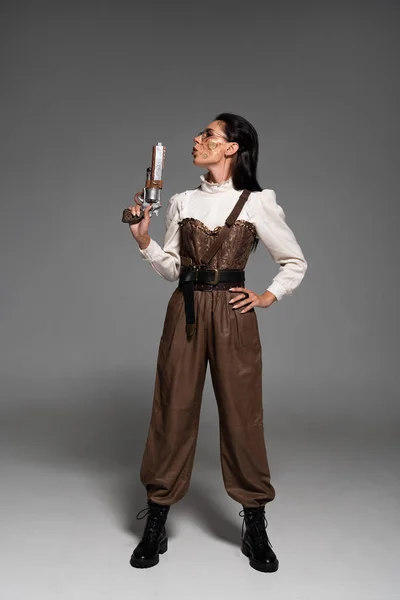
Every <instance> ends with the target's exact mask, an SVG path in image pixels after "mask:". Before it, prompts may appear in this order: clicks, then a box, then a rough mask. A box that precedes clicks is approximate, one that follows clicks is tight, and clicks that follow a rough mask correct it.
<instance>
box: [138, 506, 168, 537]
mask: <svg viewBox="0 0 400 600" xmlns="http://www.w3.org/2000/svg"><path fill="white" fill-rule="evenodd" d="M140 513H143V515H142V516H139V515H140ZM147 516H148V519H147V522H146V526H145V528H144V532H143V539H144V538H146V539H148V540H149V541H152V540H156V539H157V538H158V536H159V534H160V530H161V528H162V527H163V526H164V515H163V513H162V512H161V511H160V510H159V509H158V508H157V507H156V506H153V505H149V506H147V507H146V508H143V509H142V510H140V511H139V512H138V514H137V515H136V519H138V520H140V519H144V518H145V517H147Z"/></svg>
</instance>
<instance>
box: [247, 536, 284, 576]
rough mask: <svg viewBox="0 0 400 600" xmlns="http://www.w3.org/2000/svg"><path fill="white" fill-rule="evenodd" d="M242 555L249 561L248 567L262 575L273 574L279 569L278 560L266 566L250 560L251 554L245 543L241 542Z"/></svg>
mask: <svg viewBox="0 0 400 600" xmlns="http://www.w3.org/2000/svg"><path fill="white" fill-rule="evenodd" d="M242 553H243V554H244V555H245V556H247V558H249V559H250V566H251V567H253V569H256V570H257V571H262V572H263V573H275V571H277V570H278V567H279V560H278V559H276V561H275V562H273V563H271V564H269V565H266V564H265V563H260V562H257V561H256V560H254V559H253V558H251V552H250V549H249V548H248V546H247V544H246V543H245V542H242Z"/></svg>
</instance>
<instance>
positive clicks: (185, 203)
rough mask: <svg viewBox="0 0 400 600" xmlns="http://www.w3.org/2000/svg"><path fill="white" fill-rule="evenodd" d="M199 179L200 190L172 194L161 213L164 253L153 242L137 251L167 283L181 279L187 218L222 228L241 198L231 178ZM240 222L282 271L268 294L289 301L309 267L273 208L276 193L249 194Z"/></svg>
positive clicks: (282, 216)
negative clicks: (247, 225)
mask: <svg viewBox="0 0 400 600" xmlns="http://www.w3.org/2000/svg"><path fill="white" fill-rule="evenodd" d="M200 179H201V184H200V186H199V187H198V188H196V189H194V190H187V191H186V192H182V193H179V194H175V195H174V196H172V197H171V198H170V200H169V202H168V205H167V207H166V212H165V227H166V233H165V238H164V245H163V247H162V248H161V246H159V244H158V243H157V242H156V241H155V240H154V239H151V241H150V244H149V245H148V246H147V248H145V249H143V250H141V249H140V248H139V252H140V254H141V255H142V258H143V259H144V260H146V261H148V262H149V263H150V264H151V266H152V267H153V269H154V270H155V271H156V272H157V273H158V274H159V275H160V276H161V277H163V278H164V279H167V280H168V281H175V280H177V279H179V269H180V262H181V261H180V256H179V246H180V228H179V222H180V221H181V220H182V219H184V218H186V217H192V218H195V219H198V220H200V221H202V222H203V223H204V224H205V225H206V226H207V227H208V228H209V229H214V228H215V227H218V226H222V225H224V223H225V220H226V218H227V216H228V215H229V213H230V212H231V210H232V209H233V207H234V205H235V204H236V202H237V200H238V198H239V196H240V194H241V192H240V191H238V190H235V188H234V187H233V184H232V179H231V178H230V179H228V180H227V181H224V182H223V183H209V182H208V181H206V179H205V176H204V175H201V176H200ZM238 219H244V220H246V221H250V223H253V224H254V226H255V228H256V231H257V236H258V237H259V238H260V240H261V241H262V242H263V244H264V245H265V247H266V248H267V250H268V252H269V254H270V255H271V257H272V258H273V260H274V261H275V262H276V263H277V264H279V265H280V267H279V269H278V272H277V274H276V275H275V277H274V278H273V280H272V282H271V284H270V285H269V287H268V288H267V290H268V291H270V292H272V293H273V294H274V295H275V296H276V298H277V300H280V299H281V298H283V296H285V295H291V294H292V292H293V290H295V289H296V288H297V287H298V286H299V284H300V282H301V281H302V279H303V277H304V275H305V272H306V270H307V261H306V259H305V258H304V255H303V252H302V250H301V248H300V246H299V244H298V243H297V240H296V238H295V236H294V233H293V231H292V230H291V229H290V227H289V226H288V225H287V224H286V222H285V213H284V211H283V209H282V207H281V206H279V204H277V202H276V194H275V192H274V191H273V190H262V191H261V192H252V193H251V194H250V196H249V198H248V199H247V202H246V203H245V205H244V207H243V209H242V210H241V212H240V214H239V216H238Z"/></svg>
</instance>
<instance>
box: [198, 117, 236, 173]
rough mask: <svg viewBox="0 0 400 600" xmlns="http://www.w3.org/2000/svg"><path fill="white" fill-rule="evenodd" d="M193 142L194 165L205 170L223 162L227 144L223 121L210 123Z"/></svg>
mask: <svg viewBox="0 0 400 600" xmlns="http://www.w3.org/2000/svg"><path fill="white" fill-rule="evenodd" d="M193 141H194V146H193V150H192V155H193V164H194V165H196V166H198V167H203V168H207V167H210V166H212V165H213V166H215V165H217V164H218V163H223V162H224V160H225V150H226V148H227V147H228V146H229V142H228V140H227V139H226V136H225V131H224V123H223V121H212V122H211V123H210V124H209V125H207V127H206V128H205V129H204V131H202V132H200V133H199V134H198V135H197V136H196V137H195V138H193Z"/></svg>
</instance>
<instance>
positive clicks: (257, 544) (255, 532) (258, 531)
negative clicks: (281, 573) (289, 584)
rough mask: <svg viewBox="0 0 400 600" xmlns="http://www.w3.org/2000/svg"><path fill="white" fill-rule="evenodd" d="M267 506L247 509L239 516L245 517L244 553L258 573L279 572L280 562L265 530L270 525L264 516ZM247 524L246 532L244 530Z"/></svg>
mask: <svg viewBox="0 0 400 600" xmlns="http://www.w3.org/2000/svg"><path fill="white" fill-rule="evenodd" d="M264 509H265V506H259V507H257V508H245V507H244V506H243V510H242V511H240V513H239V516H241V517H244V519H243V523H242V552H243V554H244V555H245V556H247V557H248V558H249V559H250V566H251V567H253V569H257V571H263V572H264V573H272V572H273V571H277V570H278V566H279V561H278V559H277V558H276V555H275V552H274V551H273V550H272V545H271V542H270V541H269V539H268V535H267V532H266V530H265V528H266V526H267V525H268V522H267V519H266V518H265V514H264ZM242 513H243V514H242ZM245 524H246V532H245V534H244V535H243V528H244V525H245Z"/></svg>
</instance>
